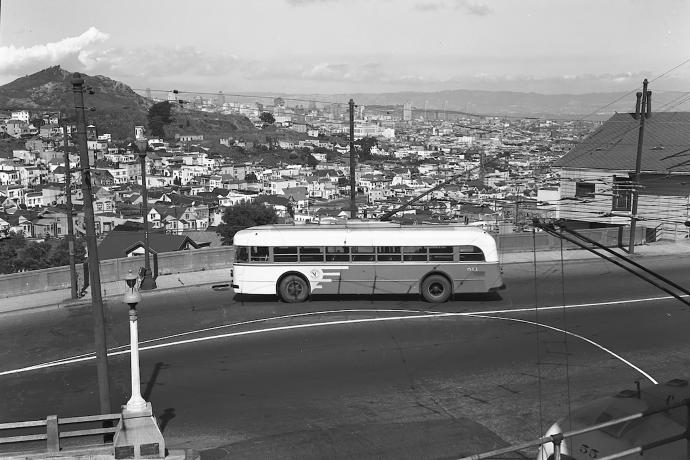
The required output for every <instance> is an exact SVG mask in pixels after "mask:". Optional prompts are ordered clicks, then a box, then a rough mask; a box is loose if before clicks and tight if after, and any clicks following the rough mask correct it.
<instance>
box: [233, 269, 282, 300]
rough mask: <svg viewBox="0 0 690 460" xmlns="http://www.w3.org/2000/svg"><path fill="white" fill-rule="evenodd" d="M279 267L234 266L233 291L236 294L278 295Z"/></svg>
mask: <svg viewBox="0 0 690 460" xmlns="http://www.w3.org/2000/svg"><path fill="white" fill-rule="evenodd" d="M276 268H279V267H269V266H266V265H261V264H234V265H233V271H232V273H233V280H232V284H233V290H234V291H235V294H276V280H277V279H278V276H279V271H278V270H276Z"/></svg>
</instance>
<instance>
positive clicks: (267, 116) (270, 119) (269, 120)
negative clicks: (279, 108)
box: [259, 112, 276, 125]
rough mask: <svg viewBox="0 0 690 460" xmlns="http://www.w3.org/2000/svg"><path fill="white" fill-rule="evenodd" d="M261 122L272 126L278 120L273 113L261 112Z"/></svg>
mask: <svg viewBox="0 0 690 460" xmlns="http://www.w3.org/2000/svg"><path fill="white" fill-rule="evenodd" d="M259 120H261V121H263V122H264V123H266V124H268V125H272V124H273V123H275V122H276V118H275V117H274V116H273V114H272V113H271V112H261V115H259Z"/></svg>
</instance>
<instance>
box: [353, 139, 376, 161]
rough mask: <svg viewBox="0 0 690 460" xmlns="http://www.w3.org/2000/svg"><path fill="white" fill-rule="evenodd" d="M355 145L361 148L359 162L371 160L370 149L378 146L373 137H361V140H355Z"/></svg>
mask: <svg viewBox="0 0 690 460" xmlns="http://www.w3.org/2000/svg"><path fill="white" fill-rule="evenodd" d="M355 145H356V146H359V147H360V148H361V151H360V154H359V158H360V159H361V160H368V159H370V158H371V148H372V147H374V146H377V145H378V141H377V140H376V138H375V137H363V138H362V139H357V140H356V141H355Z"/></svg>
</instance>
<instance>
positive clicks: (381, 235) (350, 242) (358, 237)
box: [233, 222, 498, 261]
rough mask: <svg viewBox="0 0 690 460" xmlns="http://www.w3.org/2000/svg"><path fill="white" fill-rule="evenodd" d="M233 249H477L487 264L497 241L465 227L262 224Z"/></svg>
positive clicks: (247, 232)
mask: <svg viewBox="0 0 690 460" xmlns="http://www.w3.org/2000/svg"><path fill="white" fill-rule="evenodd" d="M233 243H234V244H235V246H460V245H469V246H477V247H479V248H480V249H482V251H483V252H484V256H485V258H486V260H487V261H497V260H498V253H497V250H496V241H495V240H494V238H493V236H491V235H490V234H489V233H487V232H486V231H484V230H482V229H481V228H477V227H470V226H465V225H452V224H451V225H443V224H442V225H400V224H394V223H389V222H371V223H369V222H358V223H355V224H352V223H348V224H345V225H332V224H329V225H314V224H309V225H291V224H283V225H262V226H258V227H250V228H247V229H244V230H240V231H239V232H237V233H236V234H235V236H234V237H233Z"/></svg>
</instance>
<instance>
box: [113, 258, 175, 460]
mask: <svg viewBox="0 0 690 460" xmlns="http://www.w3.org/2000/svg"><path fill="white" fill-rule="evenodd" d="M137 279H138V278H137V276H136V275H135V274H134V273H132V271H131V270H130V271H129V273H128V274H127V276H126V277H125V283H126V284H127V287H126V290H125V295H124V298H123V302H124V303H126V304H127V305H129V336H130V349H131V351H130V353H131V355H130V356H131V357H130V368H131V373H132V396H131V397H130V398H129V401H127V404H125V405H124V406H122V424H123V426H122V427H121V429H120V430H118V431H117V432H116V433H115V437H114V439H113V443H114V446H115V458H152V457H154V458H164V457H165V440H164V439H163V435H162V433H161V431H160V428H159V427H158V423H156V419H155V418H154V417H153V408H152V407H151V403H150V402H146V400H145V399H144V398H143V397H142V396H141V379H140V377H139V330H138V326H137V304H138V303H139V302H141V294H139V290H138V289H137ZM118 455H120V456H118Z"/></svg>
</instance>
